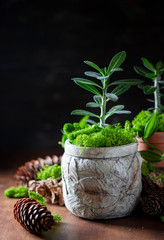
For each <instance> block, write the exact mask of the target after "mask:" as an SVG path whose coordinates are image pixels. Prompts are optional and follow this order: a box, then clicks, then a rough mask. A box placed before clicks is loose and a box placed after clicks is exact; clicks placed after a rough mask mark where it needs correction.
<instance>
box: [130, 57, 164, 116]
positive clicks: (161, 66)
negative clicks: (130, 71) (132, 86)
mask: <svg viewBox="0 0 164 240" xmlns="http://www.w3.org/2000/svg"><path fill="white" fill-rule="evenodd" d="M141 60H142V63H143V65H144V67H139V66H135V67H134V70H135V71H136V73H138V74H139V75H141V76H144V77H145V78H148V79H151V80H152V85H147V83H146V84H139V88H141V89H142V90H143V92H144V94H146V95H151V94H154V99H147V100H148V101H149V102H152V103H154V106H153V107H152V108H150V109H151V110H154V112H155V111H157V112H161V111H163V110H164V106H163V105H162V104H161V99H164V94H161V92H160V90H161V89H162V88H163V86H162V87H160V86H161V85H164V81H161V76H162V75H163V74H164V63H163V62H161V61H159V62H157V64H156V66H154V65H153V64H152V63H150V62H149V61H148V60H147V59H146V58H141ZM150 109H149V110H150Z"/></svg>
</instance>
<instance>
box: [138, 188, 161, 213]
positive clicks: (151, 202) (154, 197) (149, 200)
mask: <svg viewBox="0 0 164 240" xmlns="http://www.w3.org/2000/svg"><path fill="white" fill-rule="evenodd" d="M142 210H143V212H144V213H146V214H147V215H150V216H161V215H164V188H161V189H159V190H156V191H155V192H154V193H152V194H149V195H148V196H147V197H145V198H144V199H143V200H142Z"/></svg>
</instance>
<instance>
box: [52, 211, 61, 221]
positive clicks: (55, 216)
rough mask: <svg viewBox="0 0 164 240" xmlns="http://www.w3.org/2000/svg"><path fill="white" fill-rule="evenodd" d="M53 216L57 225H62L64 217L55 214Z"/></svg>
mask: <svg viewBox="0 0 164 240" xmlns="http://www.w3.org/2000/svg"><path fill="white" fill-rule="evenodd" d="M52 216H53V219H54V222H55V223H60V222H61V220H62V217H61V215H60V214H56V213H53V214H52Z"/></svg>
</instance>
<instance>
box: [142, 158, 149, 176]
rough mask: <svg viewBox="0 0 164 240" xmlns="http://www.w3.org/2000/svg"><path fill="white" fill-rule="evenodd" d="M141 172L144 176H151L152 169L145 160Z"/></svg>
mask: <svg viewBox="0 0 164 240" xmlns="http://www.w3.org/2000/svg"><path fill="white" fill-rule="evenodd" d="M141 172H142V174H143V175H144V176H146V177H148V178H150V171H149V169H148V163H147V162H145V161H143V162H142V166H141Z"/></svg>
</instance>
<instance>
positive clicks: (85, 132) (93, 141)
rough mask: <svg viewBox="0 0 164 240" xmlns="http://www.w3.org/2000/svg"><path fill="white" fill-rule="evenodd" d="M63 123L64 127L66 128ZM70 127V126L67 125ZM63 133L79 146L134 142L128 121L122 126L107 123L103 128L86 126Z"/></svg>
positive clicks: (101, 145) (104, 145) (119, 144)
mask: <svg viewBox="0 0 164 240" xmlns="http://www.w3.org/2000/svg"><path fill="white" fill-rule="evenodd" d="M67 124H68V123H66V124H65V125H67ZM70 124H71V123H69V126H70ZM65 125H64V129H66V130H68V128H67V127H65ZM70 129H72V128H71V127H69V130H70ZM65 134H66V135H67V137H68V139H69V141H70V142H71V143H72V144H74V145H77V146H81V147H95V148H98V147H113V146H121V145H125V144H129V143H132V142H135V138H134V136H135V132H134V131H133V129H131V126H130V122H129V121H127V122H126V123H125V127H124V128H123V127H122V126H121V125H120V124H117V125H108V126H107V127H105V128H100V127H98V126H89V127H88V126H86V127H85V128H83V129H81V130H77V131H76V130H74V131H73V132H70V131H69V132H65Z"/></svg>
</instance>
